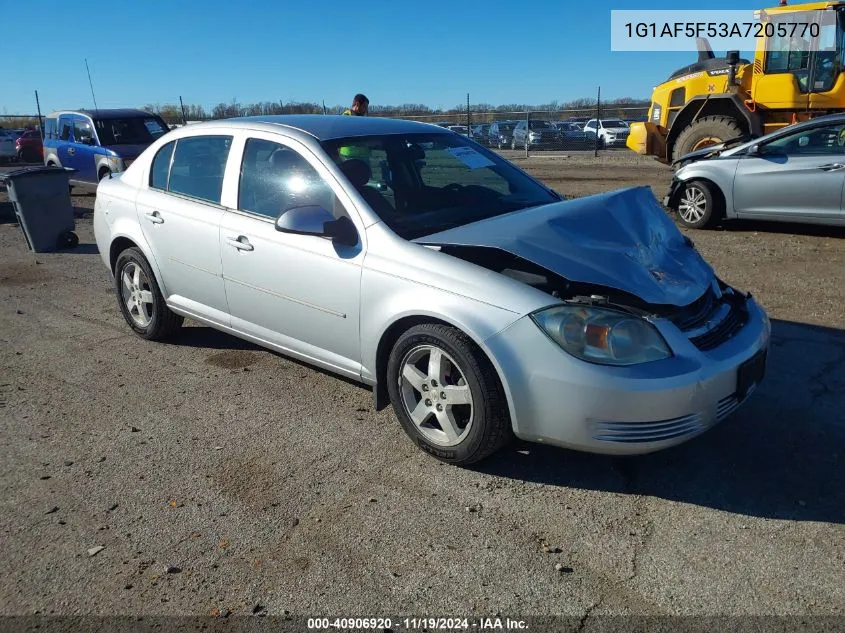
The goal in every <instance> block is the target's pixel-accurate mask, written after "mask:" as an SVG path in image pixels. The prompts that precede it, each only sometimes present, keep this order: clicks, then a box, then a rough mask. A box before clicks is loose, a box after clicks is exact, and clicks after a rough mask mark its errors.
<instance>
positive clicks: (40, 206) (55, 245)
mask: <svg viewBox="0 0 845 633" xmlns="http://www.w3.org/2000/svg"><path fill="white" fill-rule="evenodd" d="M75 172H76V170H75V169H69V168H67V167H65V168H62V167H26V168H24V169H18V170H16V171H12V172H9V173H8V174H5V175H3V176H0V180H2V181H3V182H4V183H5V185H6V189H7V191H8V192H9V200H10V201H11V202H12V207H14V210H15V216H17V220H18V224H19V225H20V227H21V231H22V232H23V236H24V239H26V244H27V246H29V248H30V250H32V251H34V252H36V253H48V252H50V251H56V250H61V249H65V248H74V247H75V246H76V245H77V244H79V238H78V237H77V235H76V233H74V232H73V231H74V229H75V228H76V225H75V222H74V218H73V204H72V203H71V200H70V183H69V180H70V175H71V174H73V173H75Z"/></svg>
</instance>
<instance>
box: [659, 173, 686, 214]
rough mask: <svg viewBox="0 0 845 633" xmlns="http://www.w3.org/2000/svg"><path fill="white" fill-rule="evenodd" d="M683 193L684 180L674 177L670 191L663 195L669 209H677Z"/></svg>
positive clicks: (665, 204)
mask: <svg viewBox="0 0 845 633" xmlns="http://www.w3.org/2000/svg"><path fill="white" fill-rule="evenodd" d="M683 193H684V181H683V180H680V179H679V178H677V177H673V178H672V182H671V183H670V184H669V191H667V192H666V195H665V196H663V206H664V207H666V208H667V209H677V208H678V202H679V201H680V199H681V195H682V194H683Z"/></svg>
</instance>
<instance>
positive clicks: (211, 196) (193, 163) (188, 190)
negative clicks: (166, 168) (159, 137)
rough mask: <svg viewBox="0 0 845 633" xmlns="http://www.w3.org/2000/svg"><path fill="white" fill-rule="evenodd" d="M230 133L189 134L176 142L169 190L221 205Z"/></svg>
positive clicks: (230, 139) (230, 142) (229, 146)
mask: <svg viewBox="0 0 845 633" xmlns="http://www.w3.org/2000/svg"><path fill="white" fill-rule="evenodd" d="M231 146H232V137H231V136H190V137H188V138H182V139H179V140H178V141H176V149H175V150H174V152H173V162H172V165H171V168H170V181H169V183H168V188H167V189H168V191H171V192H173V193H181V194H183V195H186V196H191V197H192V198H198V199H200V200H207V201H208V202H213V203H215V204H220V194H221V192H222V191H223V172H224V171H225V169H226V159H227V158H228V157H229V149H230V148H231Z"/></svg>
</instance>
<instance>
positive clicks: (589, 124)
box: [584, 119, 596, 127]
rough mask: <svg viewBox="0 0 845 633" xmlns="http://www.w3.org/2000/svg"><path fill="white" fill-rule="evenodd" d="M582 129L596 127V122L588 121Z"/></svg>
mask: <svg viewBox="0 0 845 633" xmlns="http://www.w3.org/2000/svg"><path fill="white" fill-rule="evenodd" d="M584 127H596V120H595V119H590V120H589V121H587V125H585V126H584Z"/></svg>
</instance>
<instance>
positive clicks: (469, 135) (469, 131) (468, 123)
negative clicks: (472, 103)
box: [467, 93, 472, 137]
mask: <svg viewBox="0 0 845 633" xmlns="http://www.w3.org/2000/svg"><path fill="white" fill-rule="evenodd" d="M467 136H468V137H471V136H472V128H470V120H469V93H467Z"/></svg>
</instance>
